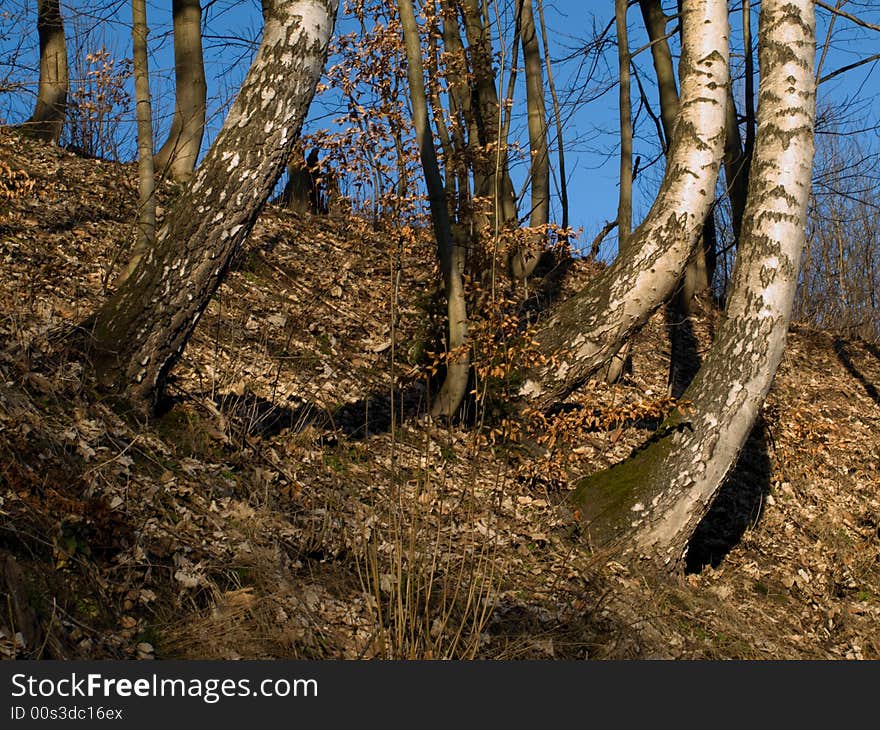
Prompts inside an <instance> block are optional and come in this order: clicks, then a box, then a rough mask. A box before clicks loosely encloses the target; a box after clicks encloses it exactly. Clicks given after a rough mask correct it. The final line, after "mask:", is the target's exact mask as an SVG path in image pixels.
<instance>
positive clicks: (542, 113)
mask: <svg viewBox="0 0 880 730" xmlns="http://www.w3.org/2000/svg"><path fill="white" fill-rule="evenodd" d="M520 3H521V7H522V14H521V27H522V30H521V38H522V49H523V61H524V64H525V74H526V107H527V109H528V122H529V153H530V169H529V178H530V180H531V187H532V211H531V214H530V215H529V226H530V227H531V228H538V229H540V231H538V232H536V233H535V234H534V241H533V242H532V243H531V245H528V246H526V247H524V248H523V249H521V250H520V251H518V252H517V253H516V254H515V255H514V257H513V260H512V261H511V268H512V271H513V275H514V277H516V278H517V279H525V278H526V277H527V276H529V275H530V274H531V273H532V272H533V271H534V270H535V266H537V264H538V259H539V258H540V256H541V251H542V250H543V249H544V245H543V244H544V241H545V240H546V238H547V231H546V226H547V224H548V223H549V222H550V153H549V149H548V146H547V112H546V110H545V108H544V75H543V71H542V67H543V64H542V61H541V49H540V45H539V43H538V31H537V28H536V27H535V16H534V13H533V11H532V0H520Z"/></svg>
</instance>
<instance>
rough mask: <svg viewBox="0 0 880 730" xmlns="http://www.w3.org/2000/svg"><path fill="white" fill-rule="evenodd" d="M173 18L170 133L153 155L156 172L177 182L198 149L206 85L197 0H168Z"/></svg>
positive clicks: (193, 163)
mask: <svg viewBox="0 0 880 730" xmlns="http://www.w3.org/2000/svg"><path fill="white" fill-rule="evenodd" d="M172 12H173V15H174V79H175V101H174V117H173V119H172V120H171V131H170V132H169V133H168V139H167V140H166V141H165V144H163V145H162V147H161V148H160V149H159V151H158V152H157V153H156V169H157V170H159V172H160V173H162V174H167V175H169V176H170V177H171V178H172V179H173V180H177V181H180V182H183V181H186V180H188V179H189V178H190V177H191V176H192V174H193V170H195V169H196V161H197V160H198V157H199V151H200V150H201V148H202V136H203V135H204V132H205V110H206V107H207V98H208V85H207V82H206V81H205V64H204V59H203V57H202V9H201V5H200V4H199V0H172Z"/></svg>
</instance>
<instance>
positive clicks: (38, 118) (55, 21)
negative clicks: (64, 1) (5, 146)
mask: <svg viewBox="0 0 880 730" xmlns="http://www.w3.org/2000/svg"><path fill="white" fill-rule="evenodd" d="M37 33H38V34H39V36H40V83H39V86H38V87H37V103H36V106H35V107H34V113H33V114H32V115H31V118H30V119H28V120H27V122H25V124H24V129H25V131H26V132H27V133H28V134H30V135H32V136H34V137H36V138H37V139H41V140H44V141H45V142H52V143H53V144H58V140H59V139H60V138H61V130H62V129H63V128H64V120H65V118H66V114H67V87H68V71H67V43H66V42H65V39H64V21H63V19H62V18H61V5H60V3H59V1H58V0H38V2H37Z"/></svg>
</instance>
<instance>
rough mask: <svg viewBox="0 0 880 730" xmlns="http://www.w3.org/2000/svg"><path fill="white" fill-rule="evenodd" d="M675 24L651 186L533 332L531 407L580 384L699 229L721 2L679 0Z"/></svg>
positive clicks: (713, 146) (719, 85)
mask: <svg viewBox="0 0 880 730" xmlns="http://www.w3.org/2000/svg"><path fill="white" fill-rule="evenodd" d="M682 22H683V24H684V26H685V27H686V28H688V29H689V30H690V32H688V33H686V34H685V43H684V46H683V50H682V58H681V65H680V76H681V83H682V97H681V104H680V110H679V116H678V120H677V121H676V125H675V134H674V135H673V139H672V145H671V148H670V151H669V158H668V160H667V165H666V173H665V175H664V178H663V183H662V185H661V186H660V192H659V193H658V195H657V199H656V200H655V201H654V205H653V206H652V207H651V210H650V211H649V213H648V215H647V217H646V218H645V220H644V221H643V222H642V224H641V225H640V226H639V227H638V228H637V229H636V230H635V231H634V232H633V234H632V236H631V238H630V242H629V244H628V245H627V246H626V248H625V250H624V251H623V252H622V253H621V254H620V255H619V256H618V257H617V259H615V261H614V263H613V264H612V265H611V266H610V267H608V268H607V269H605V270H604V271H603V272H602V273H601V274H600V275H599V276H598V277H596V279H594V280H593V281H592V282H591V284H590V286H589V287H588V288H587V289H586V290H584V291H583V292H581V293H579V294H577V295H575V296H574V297H572V298H571V299H569V300H568V301H566V302H564V303H563V304H562V305H561V306H560V307H559V308H558V309H557V311H556V313H555V314H554V315H553V316H552V317H550V318H549V319H548V320H547V322H546V323H545V324H544V325H543V326H542V328H541V329H540V330H539V331H538V333H537V340H538V343H539V346H540V347H541V349H542V351H543V352H546V353H548V355H549V356H550V362H549V364H548V365H546V366H544V367H543V368H541V369H539V370H538V371H537V372H536V373H534V375H533V377H532V378H530V379H529V380H527V381H526V382H525V384H524V385H523V387H522V389H521V393H522V394H523V395H525V396H530V397H532V398H533V399H534V402H535V404H536V405H537V406H538V407H548V406H549V405H551V404H552V403H553V402H554V401H555V400H557V399H559V398H560V397H564V396H565V395H567V394H568V393H569V392H571V391H572V390H573V389H574V388H576V387H577V386H578V385H580V384H581V383H582V382H584V381H585V380H586V379H587V378H588V377H589V376H590V375H591V374H592V373H593V372H595V371H596V370H597V369H598V368H600V367H601V366H602V365H603V364H604V363H605V361H606V360H607V359H608V358H609V357H610V356H611V355H612V354H613V353H614V352H616V351H617V350H618V348H619V347H620V346H621V344H623V342H624V341H625V340H626V339H628V338H629V337H630V335H632V334H633V333H634V332H635V331H636V330H637V329H638V328H639V327H641V326H642V325H643V324H644V323H645V321H647V319H648V317H649V316H650V315H651V313H652V312H653V311H654V310H656V309H657V307H659V306H660V305H661V304H663V303H664V302H665V301H666V300H667V299H668V298H669V296H670V295H671V294H672V292H673V290H674V288H675V286H676V284H677V283H678V281H679V279H680V278H681V274H682V272H683V271H684V268H685V265H686V263H687V261H688V258H689V257H690V254H691V251H692V250H693V248H694V244H695V242H696V240H697V237H698V236H699V235H700V233H701V232H702V228H703V221H704V220H705V219H706V215H707V213H708V211H709V209H710V205H711V203H712V200H713V197H714V186H715V181H716V179H717V177H718V170H719V168H720V165H721V156H722V151H723V145H724V125H725V107H726V98H727V83H728V78H729V75H728V74H729V71H728V64H727V59H728V26H727V5H726V3H725V2H723V1H722V0H690V1H686V2H685V3H684V8H683V11H682ZM707 28H711V29H712V32H711V33H709V32H706V29H707Z"/></svg>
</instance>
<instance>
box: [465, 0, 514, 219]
mask: <svg viewBox="0 0 880 730" xmlns="http://www.w3.org/2000/svg"><path fill="white" fill-rule="evenodd" d="M461 6H462V10H463V12H464V23H465V35H466V37H467V41H468V52H469V55H470V60H471V72H472V73H473V77H474V82H473V83H474V88H475V96H476V101H477V103H476V111H477V115H476V119H477V133H478V135H479V142H480V145H481V147H482V148H483V152H484V154H485V152H486V151H488V152H489V153H490V154H489V156H488V159H486V160H485V161H484V163H483V164H484V165H485V188H486V189H485V190H481V191H477V190H476V189H475V191H474V193H475V195H485V196H488V197H490V198H491V199H492V201H493V205H492V220H493V221H494V227H496V228H499V227H504V226H507V225H509V224H511V223H514V222H515V221H516V217H517V214H516V192H515V191H514V189H513V182H512V181H511V179H510V172H509V170H508V165H507V140H506V139H502V138H500V136H499V135H500V132H501V106H500V104H499V102H498V91H497V89H496V88H495V70H494V68H493V64H492V41H491V37H490V29H489V28H488V27H487V26H486V25H485V24H484V23H483V21H482V19H481V14H480V7H479V2H478V0H462V3H461ZM475 164H477V162H476V161H475Z"/></svg>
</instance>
